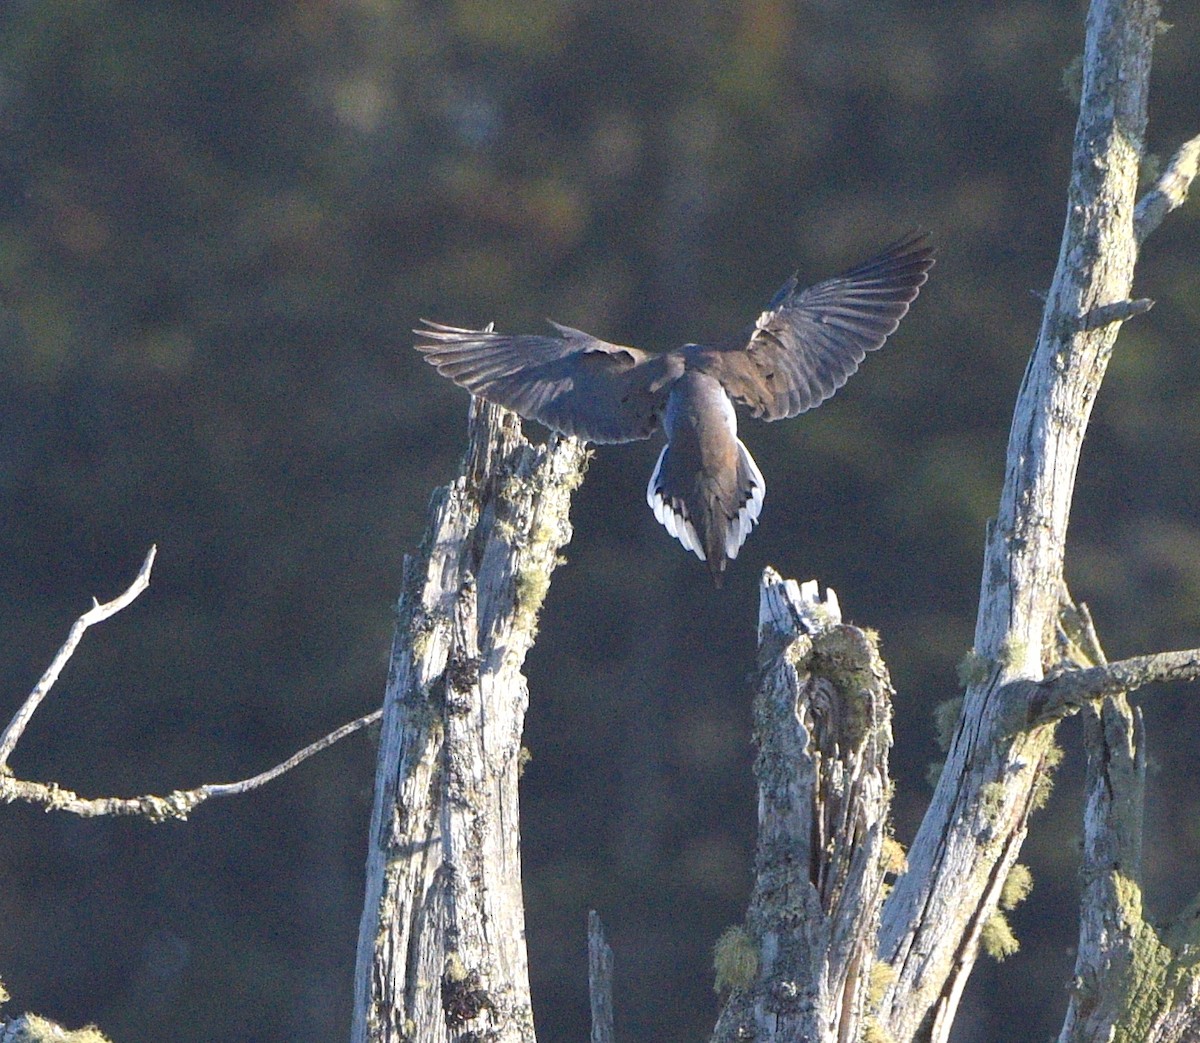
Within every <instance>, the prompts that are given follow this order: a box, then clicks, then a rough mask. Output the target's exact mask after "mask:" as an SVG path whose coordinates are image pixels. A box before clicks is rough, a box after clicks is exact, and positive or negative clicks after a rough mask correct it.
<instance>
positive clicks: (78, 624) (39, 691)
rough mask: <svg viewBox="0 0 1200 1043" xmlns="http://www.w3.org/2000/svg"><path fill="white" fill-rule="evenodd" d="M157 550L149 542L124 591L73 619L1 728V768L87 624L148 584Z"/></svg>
mask: <svg viewBox="0 0 1200 1043" xmlns="http://www.w3.org/2000/svg"><path fill="white" fill-rule="evenodd" d="M157 553H158V547H157V546H151V548H150V551H149V553H148V554H147V555H146V560H145V561H143V562H142V567H141V568H140V569H138V574H137V576H135V577H134V580H133V582H132V583H131V584H130V585H129V588H128V589H127V590H126V591H125V592H124V593H123V594H119V595H118V596H117V597H115V598H113V599H112V601H108V602H105V603H104V604H103V605H102V604H100V602H99V601H97V600H96V599H95V598H92V607H91V608H89V609H88V610H87V611H86V612H85V613H84V614H83V615H82V616H80V617H79V618H78V619H77V620H75V625H74V626H72V627H71V631H70V633H68V634H67V640H66V641H65V642H63V646H62V648H60V649H59V650H58V654H57V655H56V656H55V657H54V659H53V661H52V662H51V663H50V666H49V667H48V668H47V669H46V672H45V673H44V674H42V677H41V680H39V681H38V683H37V684H36V685H34V688H33V691H32V692H30V693H29V698H28V699H26V700H25V702H24V703H23V704H22V706H21V708H20V709H19V710H18V711H17V712H16V715H15V716H14V717H13V719H12V720H11V721H10V722H9V724H8V727H7V728H5V729H4V734H3V735H0V771H2V770H3V769H4V767H5V765H7V764H8V758H9V757H10V756H12V751H13V750H14V749H15V748H16V745H17V743H18V742H20V741H21V736H22V735H23V734H24V732H25V728H26V726H27V725H28V724H29V721H30V719H31V718H32V717H33V715H34V713H35V712H37V708H38V706H40V705H41V702H42V700H43V699H45V698H46V696H47V695H48V694H49V692H50V689H51V688H53V687H54V683H55V681H57V680H58V675H59V674H61V673H62V670H63V667H64V666H66V665H67V661H68V660H69V659H70V658H71V656H72V655H74V653H75V649H76V647H77V646H78V645H79V642H80V641H81V640H82V639H83V635H84V633H85V632H86V631H87V628H88V627H90V626H91V625H92V624H93V623H102V622H103V621H104V620H106V619H108V618H109V617H110V616H115V615H116V614H117V613H118V612H120V611H121V609H123V608H125V607H126V606H127V605H129V604H131V603H132V602H133V600H134V599H135V598H136V597H137V596H138V595H139V594H141V592H142V591H143V590H145V589H146V588H147V587H148V586H150V570H151V569H152V568H153V567H154V556H155V555H156V554H157Z"/></svg>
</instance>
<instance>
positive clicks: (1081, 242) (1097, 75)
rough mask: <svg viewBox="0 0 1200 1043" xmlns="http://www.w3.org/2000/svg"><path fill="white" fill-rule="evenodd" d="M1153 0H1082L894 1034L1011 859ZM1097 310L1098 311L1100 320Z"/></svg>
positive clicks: (1127, 264)
mask: <svg viewBox="0 0 1200 1043" xmlns="http://www.w3.org/2000/svg"><path fill="white" fill-rule="evenodd" d="M1158 13H1159V8H1158V4H1157V3H1156V2H1154V0H1093V3H1092V4H1091V7H1090V10H1089V12H1088V18H1087V39H1086V45H1085V50H1084V57H1083V93H1082V97H1081V102H1080V113H1079V121H1078V125H1077V127H1076V133H1075V147H1074V157H1073V161H1072V172H1071V183H1070V188H1069V194H1068V204H1067V219H1066V227H1065V230H1064V233H1063V240H1062V249H1061V252H1060V255H1059V260H1058V267H1057V270H1056V272H1055V276H1054V281H1053V284H1052V286H1051V289H1050V295H1049V299H1048V301H1047V304H1046V310H1045V315H1044V318H1043V322H1042V327H1041V332H1040V335H1039V337H1038V342H1037V345H1036V347H1035V348H1034V352H1033V355H1032V357H1031V359H1030V361H1029V366H1028V369H1027V370H1026V373H1025V379H1024V382H1023V383H1022V386H1021V390H1020V394H1019V396H1018V400H1017V405H1016V410H1015V413H1014V416H1013V423H1012V430H1011V434H1010V439H1009V445H1008V459H1007V471H1006V476H1005V483H1004V489H1003V492H1002V495H1001V501H1000V510H999V514H998V517H997V518H996V519H995V521H994V522H993V523H992V525H991V526H990V530H989V533H988V540H987V549H986V553H985V559H984V566H983V581H982V587H981V592H980V603H979V615H978V620H977V624H976V631H975V644H974V650H975V654H976V656H977V657H978V659H979V661H980V663H981V664H983V666H984V669H983V670H982V671H981V674H982V675H983V676H980V677H979V678H977V679H976V680H975V681H974V683H972V684H970V685H969V687H968V689H967V692H966V699H965V704H964V709H963V713H962V716H961V719H960V723H959V727H958V729H957V731H956V733H955V735H954V739H953V742H952V745H951V747H950V750H949V754H948V757H947V761H946V765H945V769H944V771H943V772H942V775H941V779H940V781H939V784H938V786H937V789H936V791H935V793H934V797H933V802H932V805H931V807H930V809H929V812H928V814H927V815H926V816H925V819H924V821H923V822H922V824H921V828H920V830H919V832H918V835H917V837H916V839H915V841H914V843H913V845H912V849H911V851H910V852H909V856H908V860H909V871H908V872H907V873H906V874H905V875H903V876H902V877H901V878H900V879H899V880H898V881H897V884H896V887H895V889H894V890H893V892H892V894H891V895H890V896H889V898H888V900H887V902H886V903H885V905H884V910H883V916H882V929H881V933H880V956H881V958H882V959H883V960H885V961H886V962H887V963H888V964H889V965H890V966H891V967H892V968H893V969H894V970H895V972H896V977H895V979H894V981H893V983H892V984H891V986H890V987H889V988H888V990H887V993H886V996H885V997H884V1002H883V1006H882V1013H881V1020H882V1021H883V1022H884V1023H886V1024H887V1025H888V1026H889V1029H890V1031H891V1032H892V1034H893V1035H894V1036H895V1037H896V1038H897V1039H909V1038H922V1039H925V1038H928V1039H931V1040H933V1041H938V1043H940V1041H943V1040H945V1039H947V1038H948V1035H949V1031H950V1026H951V1024H952V1022H953V1019H954V1014H955V1011H956V1009H957V1006H958V1002H959V998H960V996H961V995H962V989H963V987H964V985H965V983H966V980H967V978H968V976H969V974H970V972H971V969H972V967H973V966H974V963H975V959H976V956H977V954H978V949H979V940H980V936H981V932H982V930H983V928H984V925H985V924H986V923H987V921H988V919H989V918H990V917H991V916H993V915H994V913H995V912H996V908H997V904H998V902H999V897H1000V894H1001V890H1002V888H1003V885H1004V882H1005V879H1006V878H1007V876H1008V874H1009V872H1010V871H1011V869H1012V867H1013V866H1014V865H1015V863H1016V859H1017V854H1018V852H1019V851H1020V848H1021V844H1022V842H1023V841H1024V838H1025V833H1026V829H1027V823H1028V817H1029V814H1030V811H1031V810H1032V808H1033V807H1034V795H1035V792H1036V787H1037V785H1038V780H1039V777H1040V776H1041V775H1042V774H1043V773H1045V772H1046V771H1047V770H1048V769H1049V767H1050V765H1049V763H1048V758H1050V757H1051V756H1052V749H1053V742H1054V727H1053V724H1051V723H1047V724H1042V725H1038V726H1035V727H1032V728H1028V729H1022V728H1019V727H1017V728H1014V723H1021V722H1022V721H1023V720H1024V716H1025V713H1026V707H1025V706H1024V705H1022V703H1021V701H1020V698H1019V692H1020V689H1019V686H1015V685H1013V686H1011V687H1009V686H1010V683H1011V682H1013V681H1017V680H1022V679H1024V680H1035V681H1036V680H1040V679H1041V678H1042V677H1043V676H1045V674H1046V673H1047V672H1049V671H1050V670H1052V669H1054V668H1056V667H1057V666H1058V665H1059V664H1058V655H1057V651H1056V642H1055V633H1056V627H1057V623H1058V612H1059V591H1060V589H1061V587H1062V577H1063V571H1062V566H1063V553H1064V548H1065V545H1066V535H1067V521H1068V518H1069V514H1070V509H1071V498H1072V493H1073V490H1074V484H1075V472H1076V467H1077V465H1078V461H1079V453H1080V449H1081V447H1082V444H1083V437H1084V433H1085V431H1086V428H1087V423H1088V419H1089V416H1090V414H1091V410H1092V405H1093V403H1094V402H1095V398H1096V393H1097V392H1098V391H1099V388H1100V382H1101V380H1102V379H1103V377H1104V372H1105V367H1106V366H1107V364H1108V359H1109V356H1110V355H1111V352H1112V349H1113V344H1114V342H1115V340H1116V336H1117V333H1118V330H1119V326H1120V323H1119V321H1111V322H1106V323H1105V324H1100V325H1097V323H1096V322H1095V321H1093V316H1094V313H1095V312H1096V311H1097V309H1101V308H1104V307H1106V306H1108V305H1112V304H1119V303H1120V302H1123V301H1126V300H1128V298H1129V292H1130V288H1131V286H1132V282H1133V269H1134V262H1135V260H1136V257H1137V242H1136V239H1135V234H1134V225H1133V218H1134V207H1135V204H1136V188H1137V179H1138V169H1139V164H1140V160H1141V156H1142V144H1143V135H1144V133H1145V128H1146V100H1147V92H1148V85H1149V72H1150V57H1151V50H1152V45H1153V40H1154V34H1155V31H1156V26H1157V21H1158ZM1107 317H1108V316H1107V315H1106V316H1105V318H1107Z"/></svg>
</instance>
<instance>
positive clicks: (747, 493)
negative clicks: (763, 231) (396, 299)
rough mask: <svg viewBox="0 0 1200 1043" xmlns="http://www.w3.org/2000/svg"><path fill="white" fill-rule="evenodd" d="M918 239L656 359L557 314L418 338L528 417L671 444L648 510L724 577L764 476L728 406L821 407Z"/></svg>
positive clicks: (451, 371)
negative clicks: (725, 333) (545, 321)
mask: <svg viewBox="0 0 1200 1043" xmlns="http://www.w3.org/2000/svg"><path fill="white" fill-rule="evenodd" d="M933 261H934V258H933V248H932V247H931V246H930V245H929V242H928V239H927V237H926V236H925V235H924V234H921V233H916V234H912V235H909V236H906V237H904V238H903V239H899V240H897V241H896V242H894V243H892V244H891V245H890V246H888V247H887V248H886V249H884V251H883V252H882V253H880V254H879V255H878V256H877V257H874V258H872V259H871V260H869V261H866V262H865V263H863V264H860V265H857V266H856V267H854V268H851V269H849V270H848V271H846V272H844V273H842V274H841V275H838V276H836V277H834V278H832V279H826V280H825V281H824V282H819V283H817V284H816V285H814V286H810V287H808V288H807V289H801V288H800V287H799V284H798V283H797V281H796V276H792V278H791V279H789V280H788V281H787V282H786V283H784V285H783V287H782V288H781V289H780V290H779V292H778V293H776V294H775V296H774V297H773V298H772V299H771V301H770V303H769V304H768V305H767V307H766V310H765V311H764V312H763V313H762V314H761V315H760V316H759V317H758V320H757V321H756V322H755V323H754V325H753V326H752V327H750V328H748V329H747V330H746V331H745V332H744V333H742V334H740V335H739V336H737V337H736V338H733V339H731V340H729V341H727V342H725V343H720V344H714V345H704V344H685V345H683V347H681V348H676V349H675V350H673V351H668V352H664V353H661V354H655V353H651V352H646V351H641V350H640V349H638V348H630V347H624V346H622V345H619V344H609V343H608V342H606V341H603V340H599V339H598V338H596V337H593V336H592V335H591V334H589V333H584V332H583V331H582V330H576V329H572V328H571V327H569V326H560V325H559V324H558V323H556V322H553V321H552V322H551V323H550V325H551V326H553V327H554V330H555V332H554V333H551V334H545V335H539V334H518V335H509V334H506V333H497V332H495V331H494V330H493V329H492V328H491V327H490V326H489V327H488V328H487V329H482V330H472V329H460V328H458V327H455V326H443V325H441V324H440V323H436V322H430V321H429V320H427V319H424V320H422V322H423V323H424V327H423V328H422V329H418V330H415V331H414V332H415V333H416V334H417V335H418V336H419V337H421V338H422V342H421V343H418V344H417V345H416V347H417V349H418V350H419V351H421V352H423V353H424V355H425V359H426V361H427V362H429V363H430V364H431V365H433V366H434V367H436V368H437V371H438V372H439V373H441V374H442V376H445V377H449V378H450V379H451V380H453V381H454V382H455V383H456V384H459V385H461V386H462V387H464V388H466V389H467V390H468V391H470V392H471V393H472V394H473V395H478V396H479V397H480V398H484V399H486V400H488V401H489V402H494V403H496V404H498V405H501V406H505V407H507V408H508V409H511V410H513V411H514V412H516V413H518V414H519V415H521V416H522V417H524V418H525V419H527V420H536V421H538V422H539V423H541V424H544V425H545V426H546V427H549V428H551V429H552V430H554V431H558V432H561V433H562V434H566V435H575V436H577V437H579V438H582V439H585V440H587V441H589V442H629V441H634V440H637V439H642V438H649V437H650V436H651V435H652V434H654V432H655V431H657V430H658V429H659V427H660V426H661V427H662V428H663V430H664V431H665V433H666V436H667V444H666V445H665V446H664V447H663V450H662V452H661V453H659V456H658V463H657V464H656V465H655V467H654V473H653V474H652V475H651V476H650V483H649V486H648V487H647V489H646V500H647V502H648V503H649V505H650V507H651V509H652V510H653V511H654V516H655V517H656V518H657V519H658V520H659V521H660V522H661V523H662V525H663V526H664V527H665V528H666V530H667V532H669V533H670V534H671V535H672V536H674V537H675V538H676V539H677V540H679V542H680V543H681V544H683V546H684V547H685V548H686V549H687V550H690V551H692V552H693V553H694V554H695V555H696V557H698V558H699V559H700V560H701V561H703V562H705V563H706V564H707V565H708V569H709V572H710V573H711V574H712V578H713V581H714V583H715V584H716V585H717V586H718V587H719V586H720V585H721V578H722V574H723V573H724V571H725V566H726V563H727V562H728V561H730V560H731V559H733V558H736V557H737V554H738V551H739V550H740V549H741V546H742V544H743V543H744V542H745V540H746V537H747V536H748V535H749V534H750V530H751V529H752V528H753V527H754V525H755V522H756V521H757V520H758V515H759V512H760V511H761V509H762V504H763V496H764V495H765V493H766V482H765V481H764V480H763V476H762V472H761V471H760V470H759V469H758V465H757V464H756V463H755V462H754V458H753V457H752V456H751V455H750V452H749V450H747V449H746V447H745V445H743V444H742V442H741V440H740V439H739V438H738V437H737V414H736V413H735V412H734V405H733V404H734V402H737V403H740V404H741V405H743V406H746V407H747V408H749V410H750V415H751V416H753V417H755V418H757V419H762V420H782V419H784V418H785V417H792V416H796V415H797V414H799V413H803V412H805V411H806V410H808V409H813V408H814V407H816V406H819V405H820V404H821V403H822V402H824V401H825V400H826V399H827V398H829V397H830V396H831V395H832V394H833V393H834V392H835V391H837V389H838V388H840V387H841V386H842V385H843V384H844V383H846V381H847V379H848V378H849V377H850V375H851V374H852V373H854V372H855V371H856V370H857V369H858V365H859V363H860V362H862V360H863V358H864V357H865V355H866V353H867V352H868V351H875V350H876V349H878V348H880V347H882V346H883V343H884V341H885V340H887V338H888V337H889V336H890V335H891V334H892V333H894V332H895V331H896V328H897V326H899V324H900V320H901V319H902V318H903V317H904V316H905V314H906V313H907V312H908V308H909V305H910V304H911V303H912V302H913V300H915V299H916V296H917V293H918V292H919V291H920V287H921V286H922V285H923V284H924V282H925V280H926V279H927V278H928V273H929V269H930V268H932V267H933Z"/></svg>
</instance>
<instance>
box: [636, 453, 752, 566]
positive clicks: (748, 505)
mask: <svg viewBox="0 0 1200 1043" xmlns="http://www.w3.org/2000/svg"><path fill="white" fill-rule="evenodd" d="M737 450H738V462H737V472H736V475H734V476H733V477H734V480H733V482H732V483H730V482H728V481H727V480H726V481H719V480H713V479H712V477H711V476H706V475H703V474H685V475H680V474H678V473H676V470H675V469H674V468H673V467H672V466H671V463H672V461H671V458H670V451H671V445H670V443H669V442H668V443H667V444H666V445H665V446H663V450H662V452H661V453H659V454H658V463H657V464H656V465H655V467H654V473H653V474H652V475H651V476H650V483H649V485H648V486H647V487H646V502H647V503H648V504H649V505H650V509H651V510H652V511H654V517H656V518H657V519H658V520H659V521H660V522H661V523H662V526H663V528H665V529H666V530H667V532H669V533H670V534H671V535H672V536H674V537H675V538H676V539H677V540H678V541H679V542H680V543H681V544H683V546H684V549H686V550H690V551H691V552H692V553H693V554H695V555H696V557H697V558H699V559H700V560H701V561H703V562H705V563H706V564H707V565H708V571H709V572H710V573H711V575H712V578H713V582H714V583H715V584H716V585H717V586H718V587H719V586H720V585H721V578H722V573H723V572H724V571H725V564H726V562H728V561H731V560H733V559H734V558H736V557H737V556H738V551H739V550H741V547H742V544H743V543H745V542H746V537H747V536H749V535H750V531H751V529H753V528H754V525H755V523H756V522H757V521H758V515H759V512H760V511H761V510H762V504H763V497H764V495H765V494H766V490H767V485H766V482H765V481H764V480H763V476H762V472H761V471H760V470H759V469H758V464H756V463H755V462H754V457H752V456H751V455H750V451H749V450H748V449H747V448H746V447H745V446H744V445H743V444H742V442H741V440H740V439H739V440H738V441H737Z"/></svg>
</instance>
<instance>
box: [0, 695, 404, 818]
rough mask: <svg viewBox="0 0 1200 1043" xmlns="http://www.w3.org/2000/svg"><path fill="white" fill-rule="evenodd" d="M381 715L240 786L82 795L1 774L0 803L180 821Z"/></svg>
mask: <svg viewBox="0 0 1200 1043" xmlns="http://www.w3.org/2000/svg"><path fill="white" fill-rule="evenodd" d="M382 716H383V711H382V710H373V711H372V712H371V713H368V714H365V715H364V716H362V717H359V718H358V719H357V720H354V721H350V722H349V723H348V724H343V725H342V726H341V727H340V728H336V729H335V730H334V731H332V732H330V733H329V734H328V735H326V736H324V737H323V738H320V739H318V740H317V741H316V742H314V743H310V744H309V745H308V746H305V747H304V749H302V750H300V751H298V752H297V753H294V754H292V756H291V757H289V758H288V759H287V760H285V761H284V762H283V763H282V764H277V765H276V766H275V767H273V768H271V769H269V770H268V771H264V772H261V773H260V774H258V775H255V776H253V777H252V778H249V779H243V780H242V781H240V782H223V783H210V784H208V785H204V786H197V787H196V788H195V789H188V790H175V792H173V793H170V794H168V795H167V796H165V797H159V796H155V795H154V794H152V793H148V794H145V795H143V796H140V797H81V796H79V794H77V793H74V792H72V791H71V790H69V789H64V788H63V787H62V786H59V785H57V784H56V783H53V782H50V783H46V782H30V781H28V780H26V779H16V778H13V777H12V776H11V775H8V774H3V773H0V802H3V803H5V804H12V803H14V802H16V801H23V802H24V803H27V804H37V805H39V806H40V807H43V808H45V809H46V810H47V811H68V812H70V813H71V814H73V815H79V816H80V817H82V818H96V817H99V816H101V815H136V816H139V817H141V818H146V819H149V820H150V821H151V822H165V821H167V820H168V819H175V820H177V821H183V820H184V819H186V818H187V817H188V815H190V814H191V813H192V811H193V810H194V809H195V808H197V807H198V806H199V805H201V804H203V803H204V802H205V801H206V800H208V799H209V797H232V796H237V795H238V794H242V793H249V792H250V790H253V789H258V788H259V787H260V786H265V785H266V784H267V783H268V782H270V781H271V780H272V779H276V778H278V777H279V776H280V775H282V774H283V773H284V772H287V771H291V770H292V768H294V767H296V765H298V764H300V763H302V762H303V761H306V760H308V758H309V757H311V756H313V754H315V753H320V752H321V751H322V750H325V749H328V748H329V747H330V746H332V745H333V744H334V743H335V742H340V741H341V740H342V739H344V738H346V737H347V736H348V735H353V734H354V733H355V732H357V731H360V730H361V729H363V728H365V727H367V726H368V725H370V724H374V723H375V722H376V721H378V720H379V719H380V717H382Z"/></svg>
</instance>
